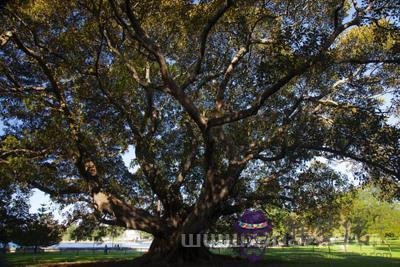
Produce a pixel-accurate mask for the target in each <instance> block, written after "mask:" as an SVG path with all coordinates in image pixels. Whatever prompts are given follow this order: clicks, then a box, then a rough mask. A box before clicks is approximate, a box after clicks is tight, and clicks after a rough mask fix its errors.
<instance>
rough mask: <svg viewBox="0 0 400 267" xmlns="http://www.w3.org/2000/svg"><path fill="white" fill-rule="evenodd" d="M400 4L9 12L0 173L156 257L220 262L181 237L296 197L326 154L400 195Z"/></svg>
mask: <svg viewBox="0 0 400 267" xmlns="http://www.w3.org/2000/svg"><path fill="white" fill-rule="evenodd" d="M399 5H400V4H399V3H397V2H396V1H384V0H379V1H368V0H363V1H347V0H332V1H318V0H313V1H302V0H299V1H286V0H276V1H275V0H274V1H265V0H260V1H256V0H254V1H253V0H252V1H247V0H246V1H244V0H237V1H235V0H226V1H223V0H217V1H158V0H157V1H135V3H133V2H132V1H130V0H109V1H91V0H80V1H67V2H66V1H57V0H48V1H13V2H12V3H11V2H9V3H8V4H7V5H6V6H5V7H4V8H3V9H2V14H1V20H2V23H1V25H2V26H1V33H0V37H1V38H0V45H1V50H0V69H1V74H0V103H1V104H0V105H1V110H0V116H1V120H2V121H3V124H4V125H5V129H4V133H3V134H2V137H1V143H0V164H1V170H2V172H5V173H7V175H8V176H9V177H12V179H13V180H14V181H19V182H23V183H25V184H27V185H29V187H31V188H38V189H40V190H42V191H44V192H46V193H48V194H50V195H51V196H52V198H53V199H54V200H56V201H58V202H60V203H64V204H68V203H75V202H77V201H78V203H80V206H81V207H82V209H81V211H82V212H81V213H82V214H83V213H86V215H88V216H89V215H90V216H94V217H95V218H96V219H97V220H98V221H100V222H103V223H107V224H110V225H118V226H121V227H125V228H130V229H138V230H142V231H146V232H149V233H151V234H153V236H154V238H155V239H154V241H153V243H152V245H151V247H150V251H149V255H150V256H151V257H150V258H151V259H152V260H154V261H156V260H163V261H166V260H167V261H168V260H171V261H175V260H178V261H179V260H188V259H198V258H208V257H210V254H209V253H208V251H207V250H206V249H205V248H203V247H201V248H183V247H181V245H180V244H181V242H180V237H181V234H187V233H204V231H206V230H207V228H209V227H210V226H211V225H213V224H214V223H215V222H216V221H217V220H218V218H219V217H220V216H221V215H224V214H233V213H235V212H238V211H241V210H243V209H244V208H246V207H249V206H253V205H254V204H257V203H261V202H265V201H271V202H286V203H285V204H286V205H290V204H291V203H290V202H291V201H290V200H292V199H294V198H293V197H292V196H291V194H293V193H296V191H294V190H292V189H291V185H295V186H298V187H299V188H301V189H307V188H308V187H307V185H306V184H307V183H309V182H312V180H310V179H308V178H307V177H308V176H307V175H306V174H305V176H299V175H301V174H302V169H303V170H304V169H306V168H307V166H308V165H309V163H310V161H312V160H314V159H315V158H316V157H325V158H327V159H347V160H351V161H353V162H358V163H359V165H357V166H359V170H358V171H357V172H358V174H359V175H358V177H360V179H363V180H374V181H376V183H377V184H380V185H381V186H382V187H384V190H385V193H387V194H390V195H392V196H398V194H399V192H400V191H399V177H400V171H399V170H400V169H399V165H400V164H399V162H400V159H399V155H400V153H399V140H400V138H399V137H400V131H399V128H398V126H397V125H395V124H393V123H389V118H391V116H392V118H393V116H396V115H398V114H397V113H396V112H398V111H396V109H397V108H398V104H399V101H398V99H399V94H398V90H397V91H396V90H395V88H396V86H398V77H399V75H398V74H399V67H398V64H399V27H398V25H399V17H400V7H399ZM381 96H386V97H387V96H390V97H389V98H391V99H392V100H393V101H392V103H391V104H389V105H386V106H388V107H387V108H384V107H383V106H382V104H383V102H382V98H381ZM128 148H132V149H131V151H133V149H134V153H135V159H134V161H133V163H132V164H133V165H134V166H135V172H130V171H129V170H128V169H127V168H126V167H125V165H124V163H123V161H122V158H121V154H122V153H124V152H126V151H127V150H128ZM303 175H304V174H303ZM301 177H303V178H304V179H303V178H301ZM261 179H264V181H261ZM303 182H304V184H305V185H304V186H303V185H300V184H302V183H303ZM257 184H262V186H256V185H257ZM288 185H289V187H288ZM319 186H320V184H319V183H316V185H315V186H310V188H313V189H318V190H317V192H320V193H322V192H323V191H322V190H321V191H319ZM260 192H265V194H260ZM84 203H87V204H86V206H85V204H84ZM292 204H293V202H292Z"/></svg>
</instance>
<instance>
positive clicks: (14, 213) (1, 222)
mask: <svg viewBox="0 0 400 267" xmlns="http://www.w3.org/2000/svg"><path fill="white" fill-rule="evenodd" d="M2 182H3V183H2V187H1V188H0V245H1V252H6V251H7V248H8V243H9V242H11V241H14V238H15V235H16V234H17V232H18V226H19V225H22V224H23V223H24V222H25V221H26V220H27V218H28V217H29V205H28V204H27V195H26V194H24V193H23V192H18V191H17V190H16V188H15V187H13V186H12V185H10V184H5V183H4V181H2ZM25 193H26V192H25Z"/></svg>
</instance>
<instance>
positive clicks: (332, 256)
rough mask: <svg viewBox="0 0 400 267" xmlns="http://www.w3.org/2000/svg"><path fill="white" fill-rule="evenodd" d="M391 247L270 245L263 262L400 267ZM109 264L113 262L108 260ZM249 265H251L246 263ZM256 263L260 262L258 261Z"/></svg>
mask: <svg viewBox="0 0 400 267" xmlns="http://www.w3.org/2000/svg"><path fill="white" fill-rule="evenodd" d="M390 244H391V251H389V248H388V247H387V246H381V245H377V246H372V245H371V246H361V247H360V246H358V245H348V246H347V247H346V250H345V248H344V247H343V246H342V245H335V246H330V247H328V246H320V247H317V246H316V247H312V246H306V247H290V248H269V249H268V250H267V253H266V256H265V260H266V262H265V266H279V267H313V266H315V267H317V266H318V267H320V266H323V267H328V266H335V267H358V266H359V267H399V266H400V240H399V241H392V242H390ZM214 252H215V253H216V254H228V255H231V254H232V250H230V249H221V250H214ZM140 255H142V254H141V253H139V252H133V251H127V252H125V251H111V252H110V253H109V254H107V255H106V254H104V253H103V251H95V252H91V251H86V252H82V251H81V252H79V253H77V252H76V251H72V252H61V253H60V252H47V253H41V254H36V255H35V254H33V253H10V254H7V255H6V262H7V265H9V266H26V265H35V264H36V265H38V266H40V265H43V264H51V263H61V262H82V263H84V262H96V261H117V260H131V259H134V258H136V257H138V256H140ZM110 266H113V265H112V264H110ZM249 266H251V265H249ZM257 266H259V265H257Z"/></svg>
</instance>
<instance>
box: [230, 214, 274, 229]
mask: <svg viewBox="0 0 400 267" xmlns="http://www.w3.org/2000/svg"><path fill="white" fill-rule="evenodd" d="M234 228H235V230H236V231H237V232H239V233H269V232H271V231H272V226H271V224H270V223H269V222H268V220H267V218H266V217H265V215H264V213H263V212H262V211H259V210H258V211H251V210H246V211H245V212H244V213H243V215H242V217H240V219H239V221H238V222H236V223H235V225H234Z"/></svg>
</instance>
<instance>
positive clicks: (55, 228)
mask: <svg viewBox="0 0 400 267" xmlns="http://www.w3.org/2000/svg"><path fill="white" fill-rule="evenodd" d="M63 230H64V227H63V226H62V225H60V224H58V223H57V221H55V220H54V219H53V216H52V213H51V211H48V210H47V209H46V207H44V206H42V207H41V208H40V209H39V211H38V213H35V214H31V215H30V216H29V218H28V219H27V220H25V221H24V223H23V224H20V225H17V226H16V227H14V231H16V232H15V234H14V237H13V241H14V242H15V243H17V244H18V245H20V246H32V247H34V253H37V252H38V248H39V247H41V246H43V247H47V246H51V245H54V244H57V243H59V242H60V241H61V239H62V234H63Z"/></svg>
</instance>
